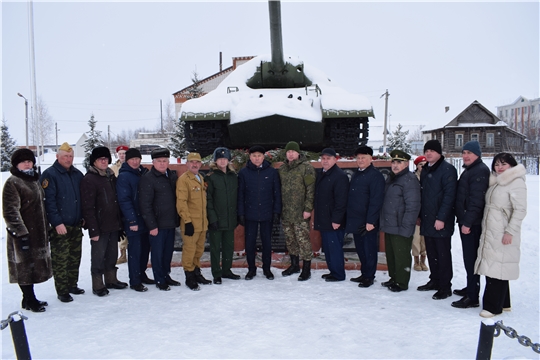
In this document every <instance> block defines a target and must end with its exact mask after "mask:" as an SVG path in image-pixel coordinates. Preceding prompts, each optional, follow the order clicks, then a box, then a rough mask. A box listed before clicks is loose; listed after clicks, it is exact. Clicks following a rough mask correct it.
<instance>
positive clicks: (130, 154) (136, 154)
mask: <svg viewBox="0 0 540 360" xmlns="http://www.w3.org/2000/svg"><path fill="white" fill-rule="evenodd" d="M133 158H139V159H142V155H141V152H140V151H139V150H137V149H135V148H129V149H127V150H126V161H128V160H129V159H133Z"/></svg>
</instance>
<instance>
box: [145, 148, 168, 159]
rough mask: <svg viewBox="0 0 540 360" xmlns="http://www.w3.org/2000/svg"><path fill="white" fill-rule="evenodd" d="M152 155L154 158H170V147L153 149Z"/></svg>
mask: <svg viewBox="0 0 540 360" xmlns="http://www.w3.org/2000/svg"><path fill="white" fill-rule="evenodd" d="M150 156H151V157H152V160H154V159H159V158H170V157H171V152H170V151H169V149H166V148H159V149H154V150H152V154H151V155H150Z"/></svg>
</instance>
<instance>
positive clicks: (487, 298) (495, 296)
mask: <svg viewBox="0 0 540 360" xmlns="http://www.w3.org/2000/svg"><path fill="white" fill-rule="evenodd" d="M510 307H511V304H510V284H509V282H508V280H499V279H494V278H490V277H489V276H486V288H485V289H484V296H483V298H482V308H483V309H484V310H487V311H489V312H490V313H492V314H495V315H498V314H500V313H502V312H503V308H510Z"/></svg>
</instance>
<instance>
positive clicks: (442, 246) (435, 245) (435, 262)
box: [424, 236, 454, 290]
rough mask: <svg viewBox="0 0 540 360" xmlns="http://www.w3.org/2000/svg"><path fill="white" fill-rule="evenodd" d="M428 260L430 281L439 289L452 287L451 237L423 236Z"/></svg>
mask: <svg viewBox="0 0 540 360" xmlns="http://www.w3.org/2000/svg"><path fill="white" fill-rule="evenodd" d="M424 240H425V241H426V251H427V257H428V260H429V267H430V271H431V274H430V275H429V278H430V279H431V281H433V282H435V283H436V284H438V289H439V290H451V289H452V277H453V276H454V273H453V271H452V237H451V236H448V237H431V236H424Z"/></svg>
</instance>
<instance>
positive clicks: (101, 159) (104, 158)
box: [96, 157, 109, 162]
mask: <svg viewBox="0 0 540 360" xmlns="http://www.w3.org/2000/svg"><path fill="white" fill-rule="evenodd" d="M96 161H107V162H108V161H109V158H106V157H100V158H97V159H96Z"/></svg>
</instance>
